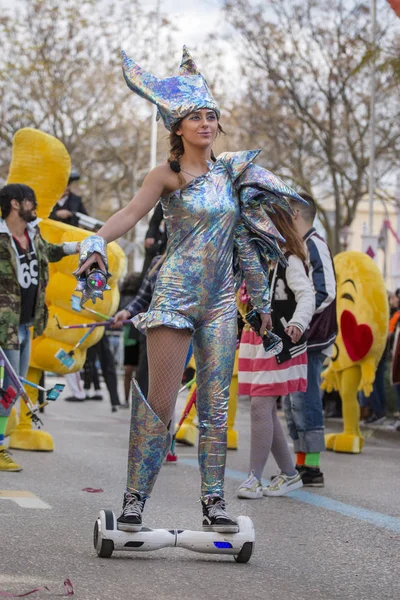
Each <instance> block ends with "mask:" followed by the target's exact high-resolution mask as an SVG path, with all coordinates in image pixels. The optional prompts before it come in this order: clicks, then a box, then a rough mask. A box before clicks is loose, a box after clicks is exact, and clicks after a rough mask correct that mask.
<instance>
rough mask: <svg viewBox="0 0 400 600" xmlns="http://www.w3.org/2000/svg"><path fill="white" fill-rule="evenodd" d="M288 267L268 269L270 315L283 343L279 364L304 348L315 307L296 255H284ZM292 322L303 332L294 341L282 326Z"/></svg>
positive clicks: (300, 263)
mask: <svg viewBox="0 0 400 600" xmlns="http://www.w3.org/2000/svg"><path fill="white" fill-rule="evenodd" d="M285 256H286V259H287V260H288V266H287V267H282V265H280V264H278V266H277V267H275V269H276V273H275V269H273V270H271V272H270V289H271V316H272V327H273V331H274V333H276V334H277V335H279V337H280V338H281V339H282V342H283V349H282V351H281V352H280V353H279V354H278V355H277V356H276V360H277V362H278V364H281V363H283V362H285V361H287V360H289V359H290V358H294V357H295V356H297V355H298V354H301V353H302V352H304V350H306V348H307V340H306V335H305V333H304V332H306V330H307V327H308V325H309V323H310V321H311V318H312V316H313V314H314V309H315V297H314V290H313V288H312V286H311V283H310V280H309V278H308V276H307V271H306V267H305V266H304V264H303V262H302V261H301V260H300V258H299V257H298V256H295V255H293V254H292V255H289V254H288V253H287V254H285ZM289 325H295V326H296V327H298V328H299V329H300V331H302V332H303V335H302V336H301V338H300V339H299V341H298V342H297V343H296V344H293V342H292V341H291V339H290V338H289V336H288V335H287V334H286V333H285V328H286V327H288V326H289Z"/></svg>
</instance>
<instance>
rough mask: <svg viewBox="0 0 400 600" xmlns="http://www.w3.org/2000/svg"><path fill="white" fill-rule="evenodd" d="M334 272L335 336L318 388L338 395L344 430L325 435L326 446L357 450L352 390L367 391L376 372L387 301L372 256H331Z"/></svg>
mask: <svg viewBox="0 0 400 600" xmlns="http://www.w3.org/2000/svg"><path fill="white" fill-rule="evenodd" d="M334 264H335V269H336V278H337V319H338V328H339V331H338V336H337V338H336V342H335V349H334V352H333V356H332V360H331V362H330V364H329V367H328V368H327V369H326V370H325V371H324V372H323V373H322V378H323V383H322V386H321V387H322V389H324V390H326V391H327V392H330V391H332V390H337V391H339V393H340V396H341V398H342V408H343V422H344V430H343V432H342V433H330V434H327V435H326V438H325V439H326V447H327V449H328V450H334V451H335V452H349V453H353V454H358V453H359V452H361V450H362V448H363V445H364V438H363V436H362V435H361V431H360V424H359V420H360V408H359V404H358V400H357V391H363V392H364V393H365V395H366V396H369V395H370V394H371V392H372V386H373V383H374V380H375V372H376V368H377V366H378V363H379V360H380V358H381V357H382V354H383V351H384V349H385V345H386V338H387V329H388V321H389V306H388V301H387V294H386V289H385V283H384V280H383V277H382V274H381V272H380V271H379V269H378V267H377V265H376V264H375V262H374V261H373V260H372V258H370V257H369V256H368V255H367V254H364V253H362V252H342V253H340V254H337V255H336V256H335V258H334Z"/></svg>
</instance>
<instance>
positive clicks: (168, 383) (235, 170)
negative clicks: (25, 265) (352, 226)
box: [77, 48, 301, 532]
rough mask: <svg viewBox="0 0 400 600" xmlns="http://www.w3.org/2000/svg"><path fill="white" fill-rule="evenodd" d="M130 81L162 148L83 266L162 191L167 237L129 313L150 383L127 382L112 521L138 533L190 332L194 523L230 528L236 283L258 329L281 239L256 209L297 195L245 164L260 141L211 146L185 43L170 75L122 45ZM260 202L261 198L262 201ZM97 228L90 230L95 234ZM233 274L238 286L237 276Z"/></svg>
mask: <svg viewBox="0 0 400 600" xmlns="http://www.w3.org/2000/svg"><path fill="white" fill-rule="evenodd" d="M123 71H124V76H125V80H126V82H127V84H128V87H129V88H130V89H132V90H133V91H134V92H136V93H137V94H139V95H141V96H142V97H144V98H146V99H148V100H150V101H151V102H153V103H154V104H156V105H157V107H158V111H159V115H160V116H161V118H162V119H163V121H164V124H165V126H166V128H167V129H168V130H169V131H170V143H171V155H170V158H169V160H168V162H166V163H165V164H163V165H160V166H158V167H156V168H155V169H153V170H152V171H151V172H150V173H149V174H148V175H147V177H146V178H145V180H144V182H143V186H142V188H141V190H140V191H139V192H138V194H137V195H136V196H135V198H133V200H132V201H131V202H130V203H129V204H128V205H127V206H126V207H125V208H123V209H122V210H120V211H119V212H118V213H116V214H115V215H113V216H112V217H111V218H110V219H109V220H108V221H107V223H106V224H105V225H104V226H103V227H102V229H100V231H99V232H98V235H97V236H92V237H91V238H88V239H87V240H86V241H85V242H83V244H82V251H81V258H80V268H79V270H78V272H77V274H78V275H80V280H81V285H82V286H83V285H84V274H85V273H88V267H89V266H90V265H91V264H93V263H96V262H97V264H98V265H99V266H100V267H101V268H104V270H106V269H107V259H106V255H105V251H104V249H105V242H104V240H105V241H106V242H110V241H112V240H115V239H116V238H118V237H120V236H122V235H123V234H124V233H126V232H127V231H128V230H130V229H131V228H132V227H134V226H135V225H136V223H137V222H138V221H139V220H140V219H141V218H142V217H143V216H144V215H146V214H147V213H148V212H149V211H150V210H151V209H152V208H153V207H154V206H155V205H156V203H157V202H158V200H159V198H161V202H162V207H163V211H164V216H165V221H166V227H167V233H168V245H167V256H166V259H165V262H164V264H163V266H162V268H161V270H160V273H159V276H158V279H157V284H156V288H155V291H154V296H153V300H152V303H151V305H150V308H149V310H148V312H146V313H141V314H140V315H137V316H136V317H134V319H133V322H134V324H135V325H136V327H138V329H139V330H140V331H142V332H144V333H146V335H147V352H148V361H149V392H148V398H147V399H145V398H144V397H143V395H142V394H141V392H140V390H139V388H138V386H137V385H135V382H133V394H132V417H131V429H130V441H129V457H128V481H127V488H126V491H125V494H124V501H123V510H122V514H121V516H120V517H119V518H118V527H119V528H120V529H122V530H126V531H139V530H140V529H141V527H142V512H143V508H144V504H145V501H146V499H147V498H148V497H149V496H150V494H151V491H152V489H153V486H154V483H155V480H156V478H157V475H158V473H159V471H160V468H161V465H162V464H163V461H164V457H165V455H166V453H167V451H168V449H169V446H170V434H169V432H168V428H167V425H168V422H169V421H170V419H171V415H172V412H173V409H174V406H175V402H176V397H177V392H178V389H179V385H180V381H181V378H182V373H183V369H184V364H185V358H186V355H187V352H188V348H189V344H190V341H191V339H193V348H194V355H195V360H196V367H197V371H196V375H197V410H198V418H199V465H200V472H201V501H202V509H203V529H204V530H206V531H220V532H237V531H238V525H237V523H236V522H235V521H234V520H233V519H232V518H231V517H229V515H228V514H227V512H226V507H225V501H224V472H225V461H226V431H227V407H228V400H229V386H230V382H231V376H232V370H233V364H234V357H235V347H236V316H237V309H236V302H235V287H236V288H238V286H240V283H241V281H242V279H243V275H244V276H245V278H246V284H247V289H248V291H249V294H250V296H251V300H252V304H253V306H254V308H256V309H257V311H258V312H259V313H260V316H261V323H262V327H261V330H263V331H264V330H265V329H267V328H268V329H270V328H271V317H270V314H269V313H270V298H269V290H268V269H267V259H268V258H271V259H273V260H282V261H284V260H285V259H284V257H283V255H282V254H281V252H280V250H279V247H278V244H277V241H279V240H282V238H281V236H280V235H279V233H278V231H277V230H276V229H275V227H274V226H273V224H272V223H271V221H270V220H269V218H268V216H267V214H266V212H265V211H264V208H265V209H267V210H273V209H272V206H271V205H272V204H273V203H276V204H279V205H280V206H283V207H284V208H285V209H287V210H290V208H289V205H288V203H287V201H286V199H285V196H287V197H293V198H296V199H297V200H299V201H301V198H300V197H299V196H298V195H297V194H296V193H295V192H294V191H293V190H291V189H290V188H289V187H288V186H286V185H285V184H284V183H283V182H282V181H280V180H279V179H278V178H277V177H275V176H274V175H273V174H272V173H270V172H268V171H266V170H265V169H262V168H261V167H258V166H256V165H253V164H252V160H253V159H254V158H255V157H256V156H257V155H258V153H259V152H258V151H246V152H234V153H223V154H221V155H220V156H219V157H218V158H217V159H215V158H214V156H213V154H212V144H213V142H214V140H215V137H216V135H217V133H218V129H219V127H220V126H219V117H220V111H219V108H218V106H217V104H216V102H215V100H214V98H213V97H212V95H211V93H210V90H209V88H208V86H207V83H206V81H205V79H204V78H203V77H202V75H201V74H200V73H199V71H198V70H197V67H196V65H195V63H194V62H193V60H192V58H191V56H190V54H189V53H188V51H187V49H186V48H184V53H183V58H182V62H181V66H180V71H179V75H178V76H176V77H170V78H167V79H163V80H160V79H157V78H155V77H154V76H152V75H151V74H150V73H147V72H146V71H143V70H142V69H141V68H140V67H139V65H137V64H136V63H135V62H134V61H133V60H132V59H130V58H128V57H127V56H126V55H125V53H123ZM263 207H264V208H263ZM99 236H100V237H99ZM235 284H236V286H235Z"/></svg>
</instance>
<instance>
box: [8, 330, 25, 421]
mask: <svg viewBox="0 0 400 600" xmlns="http://www.w3.org/2000/svg"><path fill="white" fill-rule="evenodd" d="M18 339H19V349H18V350H5V349H4V354H5V355H6V356H7V358H8V360H9V361H10V363H11V366H12V367H13V369H14V371H15V372H16V374H17V375H19V376H20V377H26V374H27V372H28V367H29V357H30V354H31V332H30V331H29V325H20V326H19V329H18ZM9 385H11V386H12V387H13V384H12V382H11V379H10V378H9V376H8V373H7V371H6V372H5V373H4V383H3V389H5V390H6V389H7V388H8V386H9ZM11 408H12V407H11V406H9V407H8V408H4V406H3V405H2V404H1V402H0V417H8V415H9V414H10V412H11Z"/></svg>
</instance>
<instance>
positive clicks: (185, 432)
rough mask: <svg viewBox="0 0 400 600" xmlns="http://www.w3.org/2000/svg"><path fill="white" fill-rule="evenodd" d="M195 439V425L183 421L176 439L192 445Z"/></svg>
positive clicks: (186, 444)
mask: <svg viewBox="0 0 400 600" xmlns="http://www.w3.org/2000/svg"><path fill="white" fill-rule="evenodd" d="M196 440H197V427H196V426H195V425H192V424H191V423H183V424H182V427H181V428H180V430H179V431H178V433H177V436H176V441H177V442H179V443H180V444H185V446H194V445H195V443H196Z"/></svg>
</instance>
